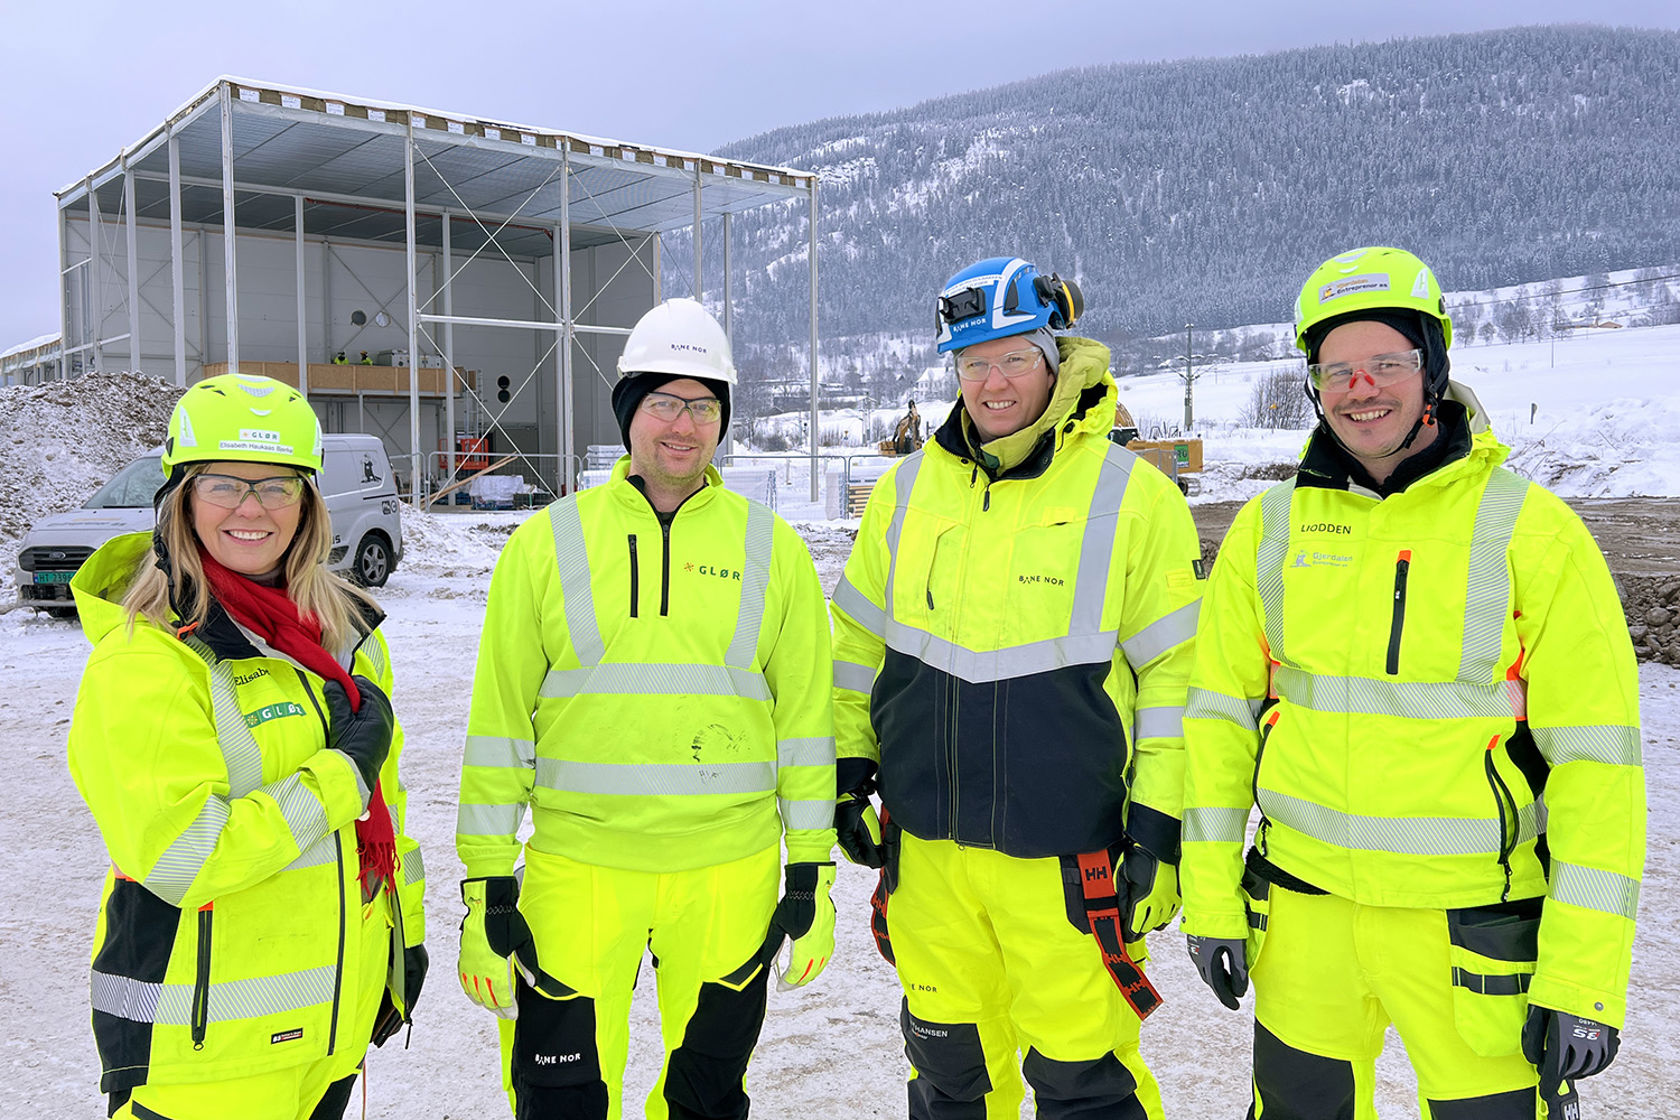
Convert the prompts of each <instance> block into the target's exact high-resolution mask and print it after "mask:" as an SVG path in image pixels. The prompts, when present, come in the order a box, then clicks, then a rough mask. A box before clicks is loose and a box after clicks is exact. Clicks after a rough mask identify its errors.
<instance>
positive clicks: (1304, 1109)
mask: <svg viewBox="0 0 1680 1120" xmlns="http://www.w3.org/2000/svg"><path fill="white" fill-rule="evenodd" d="M1254 1090H1255V1093H1256V1095H1258V1096H1259V1098H1260V1100H1259V1102H1258V1103H1259V1106H1260V1109H1259V1111H1260V1115H1261V1116H1263V1117H1264V1118H1265V1120H1353V1111H1354V1109H1353V1094H1354V1088H1353V1064H1352V1063H1351V1062H1344V1061H1342V1060H1341V1059H1340V1058H1322V1057H1319V1056H1318V1055H1317V1054H1308V1053H1307V1052H1306V1051H1304V1050H1297V1049H1295V1048H1294V1047H1293V1046H1290V1045H1288V1044H1286V1043H1285V1042H1284V1041H1283V1040H1282V1039H1280V1038H1278V1036H1277V1035H1275V1034H1273V1033H1272V1032H1271V1031H1269V1030H1267V1029H1266V1028H1265V1027H1263V1026H1261V1025H1260V1021H1259V1020H1258V1019H1256V1020H1255V1022H1254ZM1249 1115H1250V1116H1253V1115H1254V1109H1252V1108H1251V1109H1250V1110H1249Z"/></svg>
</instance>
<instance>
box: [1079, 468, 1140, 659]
mask: <svg viewBox="0 0 1680 1120" xmlns="http://www.w3.org/2000/svg"><path fill="white" fill-rule="evenodd" d="M1136 463H1137V456H1136V455H1134V454H1132V453H1131V452H1130V451H1127V450H1126V449H1125V448H1124V447H1121V446H1120V445H1119V444H1115V443H1110V444H1109V445H1108V447H1107V448H1106V449H1105V452H1104V455H1103V462H1102V466H1101V467H1099V468H1098V470H1097V484H1096V486H1095V487H1093V488H1092V490H1091V508H1090V510H1089V511H1088V512H1087V513H1086V515H1085V533H1084V536H1083V537H1082V538H1081V540H1080V542H1079V571H1078V574H1077V575H1076V576H1075V578H1074V585H1073V609H1072V611H1071V617H1070V619H1069V626H1068V632H1069V633H1070V634H1089V633H1093V632H1095V631H1097V630H1100V629H1101V628H1102V609H1103V602H1104V600H1106V599H1107V597H1108V573H1109V570H1110V568H1111V567H1112V566H1113V563H1114V534H1115V530H1116V527H1117V526H1118V525H1119V522H1120V504H1121V503H1122V502H1124V501H1125V500H1126V485H1127V484H1128V483H1129V482H1131V480H1132V467H1133V466H1134V465H1136ZM1134 664H1137V662H1134Z"/></svg>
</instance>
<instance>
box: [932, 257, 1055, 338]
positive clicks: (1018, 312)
mask: <svg viewBox="0 0 1680 1120" xmlns="http://www.w3.org/2000/svg"><path fill="white" fill-rule="evenodd" d="M1084 310H1085V297H1084V295H1083V294H1082V293H1081V292H1080V291H1079V285H1078V284H1075V283H1074V282H1073V281H1071V280H1063V279H1062V278H1061V277H1060V276H1057V275H1056V274H1055V273H1051V274H1050V275H1049V276H1046V275H1044V274H1043V273H1041V272H1039V271H1038V269H1037V268H1035V267H1033V265H1031V264H1030V263H1028V262H1027V261H1024V260H1022V259H1021V258H1020V257H988V258H987V259H986V260H983V261H977V262H975V263H974V264H971V265H969V266H968V267H967V268H965V269H963V270H962V271H961V272H959V273H957V274H956V275H955V276H953V277H951V278H950V279H949V280H947V281H946V282H945V289H944V290H943V291H941V292H940V293H939V306H938V310H937V312H936V316H937V320H938V341H939V352H940V353H941V354H948V353H950V352H951V351H952V350H961V349H963V348H964V347H966V346H974V345H976V344H977V343H981V342H989V341H991V340H992V339H994V338H1008V337H1009V336H1010V335H1016V334H1026V333H1028V332H1029V331H1035V330H1038V329H1039V328H1040V327H1048V328H1050V329H1051V330H1057V331H1061V330H1066V329H1068V328H1069V327H1071V326H1073V324H1074V322H1075V321H1076V320H1077V319H1078V318H1079V316H1080V314H1081V313H1082V312H1083V311H1084Z"/></svg>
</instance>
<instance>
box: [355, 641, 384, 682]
mask: <svg viewBox="0 0 1680 1120" xmlns="http://www.w3.org/2000/svg"><path fill="white" fill-rule="evenodd" d="M357 648H358V649H360V650H361V651H362V654H363V656H365V657H366V658H367V659H368V665H369V666H371V667H372V669H373V679H374V683H375V684H377V683H378V682H379V678H381V677H383V676H384V675H385V648H384V647H383V646H382V645H380V644H379V639H378V638H376V637H374V636H373V635H372V634H369V635H368V636H367V637H366V638H363V639H362V641H361V644H360V645H359V646H358V647H357Z"/></svg>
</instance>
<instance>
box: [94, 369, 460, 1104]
mask: <svg viewBox="0 0 1680 1120" xmlns="http://www.w3.org/2000/svg"><path fill="white" fill-rule="evenodd" d="M320 467H321V433H320V426H319V424H318V423H317V421H316V418H315V413H314V410H313V409H312V408H311V407H310V405H309V403H308V401H306V400H305V399H304V398H303V396H302V395H301V394H299V393H298V391H297V390H296V389H293V388H291V387H290V386H288V385H284V384H282V383H281V382H278V381H274V380H272V379H270V378H266V377H247V376H242V375H239V374H225V375H222V376H219V377H212V378H208V379H206V380H204V381H201V382H199V383H198V384H197V385H194V386H193V387H192V388H191V389H188V390H187V392H186V394H185V395H184V396H182V398H181V400H180V402H179V403H178V404H177V405H176V406H175V411H174V413H173V415H172V416H171V417H170V421H169V434H168V438H167V440H166V442H165V445H164V454H163V469H164V475H165V480H164V483H163V485H162V486H161V487H160V488H159V490H158V492H157V495H156V497H155V498H154V501H153V504H154V507H155V509H156V513H157V523H156V528H155V529H154V531H153V532H152V533H151V534H150V535H149V536H148V535H146V534H143V533H136V534H132V535H129V536H124V537H118V538H116V539H115V540H112V541H111V542H109V543H108V544H106V545H105V546H104V547H102V548H101V549H100V550H99V551H98V552H96V553H95V554H94V555H93V557H92V558H90V559H89V560H88V562H87V563H86V564H85V565H83V567H82V569H81V570H80V572H78V573H77V576H76V579H75V581H74V583H73V584H72V589H73V591H74V592H75V596H76V605H77V609H78V611H79V612H80V614H81V618H82V624H83V628H84V630H85V632H86V633H87V636H88V638H89V640H90V641H91V642H92V643H93V645H94V651H93V654H92V656H91V657H90V658H89V660H88V665H87V669H86V671H85V672H84V674H83V676H82V683H81V688H80V691H79V694H78V696H77V700H76V711H75V717H74V719H73V720H72V722H71V728H70V742H69V762H70V773H71V776H72V778H74V780H75V782H76V787H77V789H78V790H79V791H80V792H81V795H82V798H83V800H84V801H86V803H87V806H88V808H89V809H90V810H91V811H92V813H93V816H94V820H95V822H96V823H97V824H98V826H99V830H100V833H101V835H102V837H103V838H104V842H105V847H106V850H107V852H108V853H109V855H110V857H111V869H110V871H109V872H108V873H107V874H106V877H105V886H104V890H103V894H102V898H101V902H100V913H99V921H98V924H97V927H96V929H95V934H94V948H93V972H92V983H91V995H92V1004H93V1029H94V1039H95V1041H96V1043H97V1044H98V1048H99V1055H100V1061H101V1065H102V1067H103V1068H102V1075H101V1078H100V1089H101V1091H103V1092H105V1093H107V1094H108V1095H109V1099H110V1114H111V1115H112V1116H118V1117H156V1116H167V1117H169V1118H170V1120H197V1118H210V1117H223V1116H227V1115H230V1114H233V1113H235V1112H237V1113H238V1114H239V1115H240V1116H241V1117H242V1120H271V1118H272V1120H302V1118H310V1117H338V1116H340V1115H342V1113H343V1111H344V1108H345V1105H346V1104H347V1103H348V1102H349V1098H350V1091H351V1088H352V1086H353V1084H354V1080H355V1076H356V1073H357V1071H358V1069H359V1068H360V1066H361V1063H362V1059H363V1056H364V1055H365V1054H366V1051H367V1047H368V1043H369V1042H370V1041H372V1042H375V1043H383V1042H384V1040H385V1039H386V1038H388V1037H389V1036H390V1035H391V1034H392V1033H394V1032H395V1031H396V1030H397V1028H398V1027H399V1026H400V1025H401V1024H402V1023H404V1022H406V1021H408V1020H409V1018H410V1015H411V1012H412V1010H413V1007H414V1002H415V1000H416V998H417V997H418V996H419V993H420V985H421V982H422V981H423V979H424V977H425V972H426V951H425V948H424V945H423V944H422V942H423V939H424V936H425V922H424V917H423V914H422V910H421V896H422V891H423V888H424V871H423V868H422V865H421V861H420V852H419V850H418V847H417V845H416V844H415V842H414V841H413V840H412V839H410V838H409V837H408V836H407V835H406V834H405V831H404V820H405V808H406V797H405V794H404V791H403V788H402V785H401V783H400V782H399V780H398V777H397V762H398V755H399V754H400V753H401V747H402V731H401V729H400V727H399V726H398V725H397V722H396V719H395V717H394V715H393V713H392V708H391V702H390V700H389V699H388V696H389V694H390V690H391V670H390V656H389V650H388V648H387V646H386V644H385V639H384V638H383V636H382V635H381V634H380V633H379V630H378V626H379V623H380V621H381V619H382V618H383V616H382V614H381V613H380V611H379V608H378V607H377V606H376V605H375V603H374V601H373V599H372V598H371V597H370V596H369V595H368V594H367V593H366V592H365V591H363V590H361V589H360V588H356V587H352V586H350V585H349V584H347V583H345V582H343V581H342V580H340V579H339V578H338V577H337V576H335V575H333V574H332V573H330V572H328V571H327V569H326V566H325V562H326V559H327V553H328V549H329V548H330V547H331V544H332V526H331V523H330V520H329V518H328V515H327V507H326V503H325V502H324V501H323V499H322V497H321V494H320V491H319V490H318V489H317V488H316V484H315V475H316V473H317V472H318V471H319V470H320Z"/></svg>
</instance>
